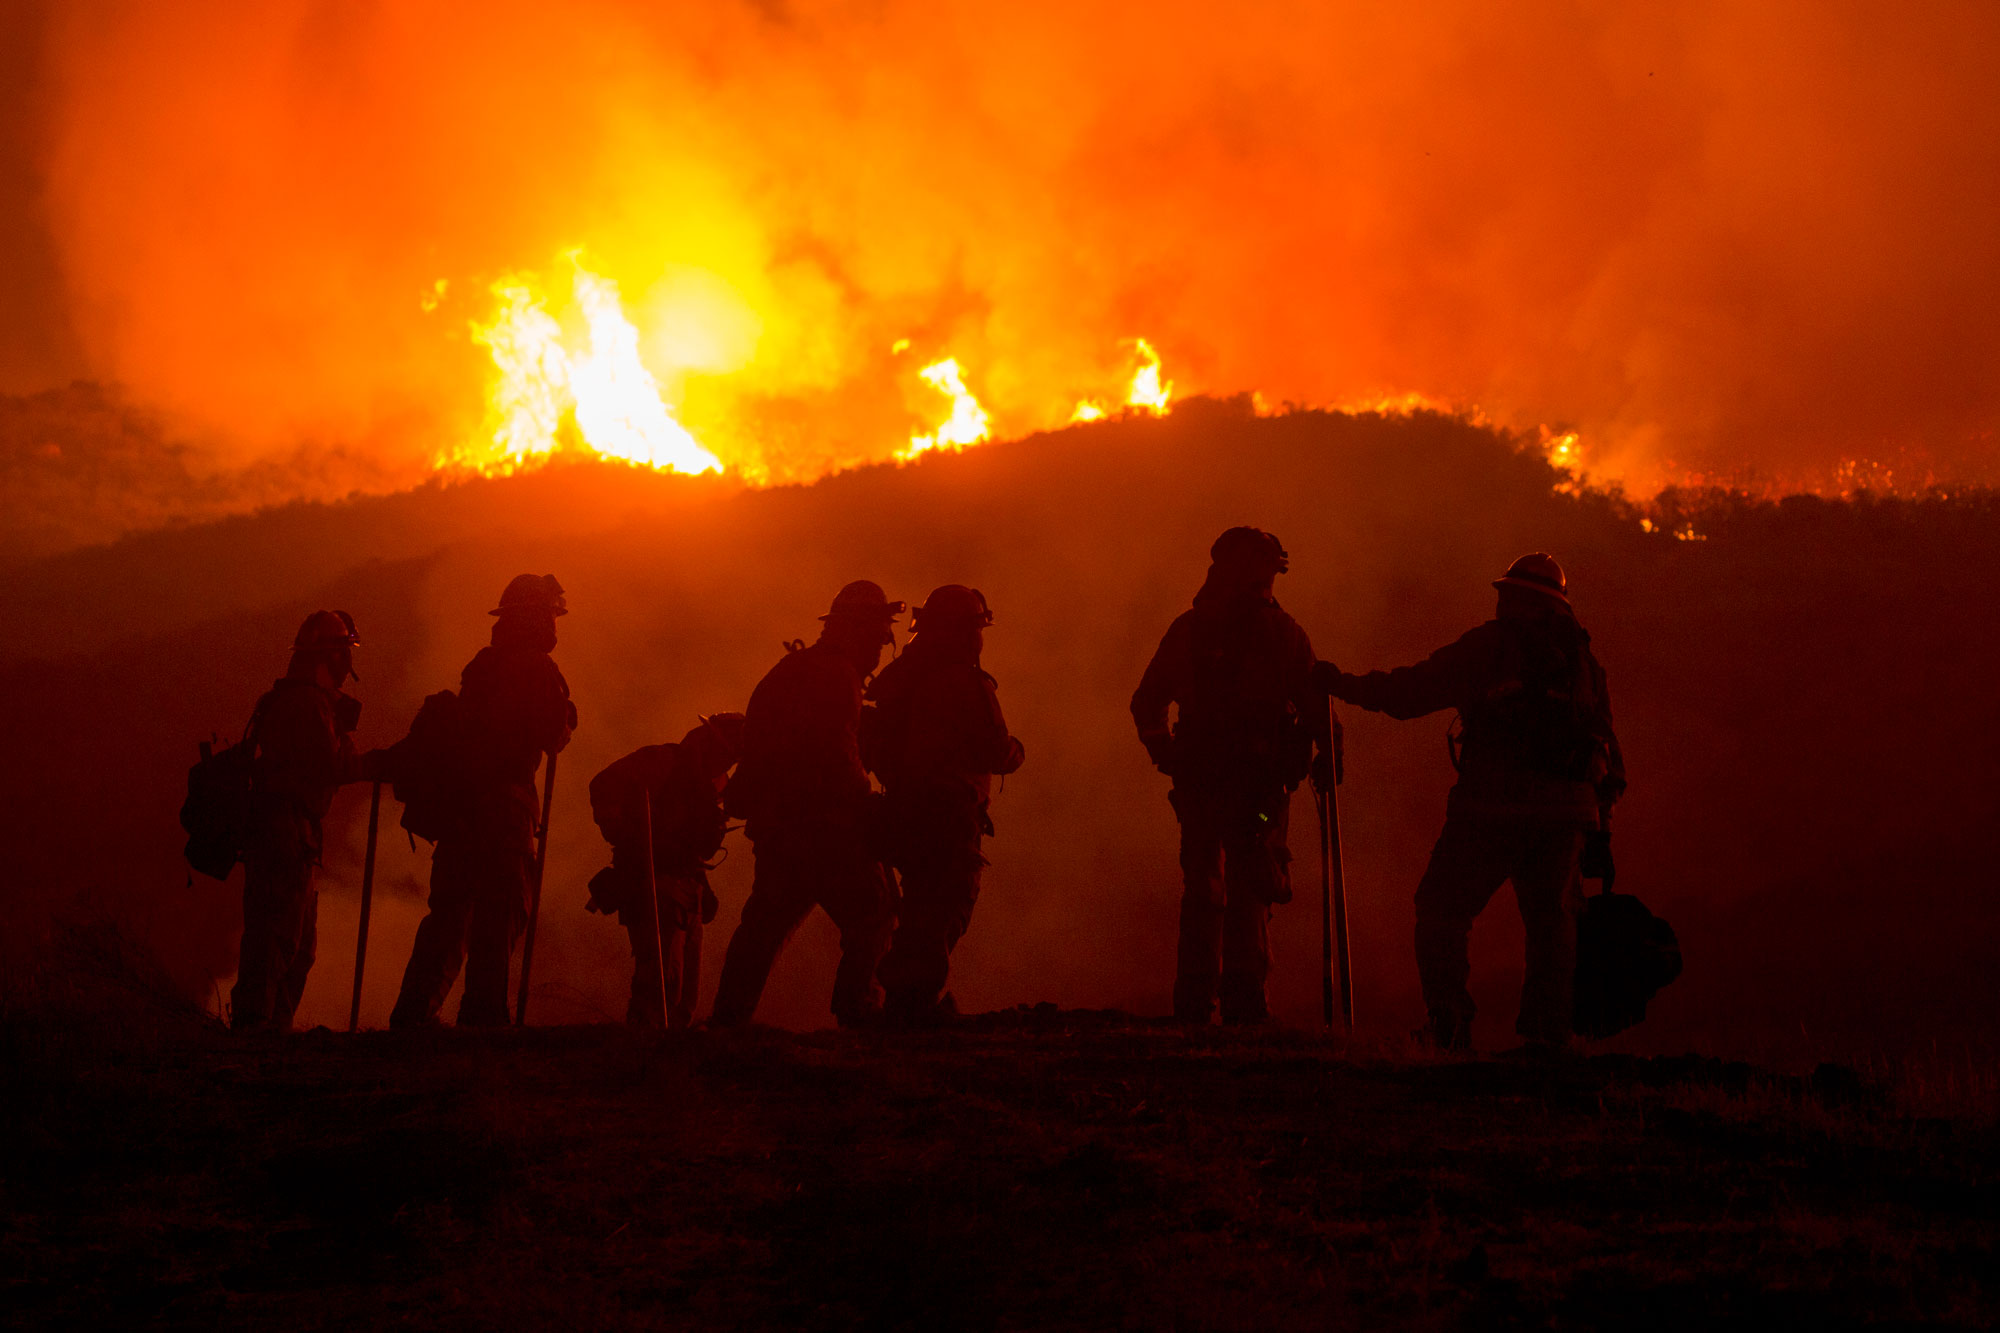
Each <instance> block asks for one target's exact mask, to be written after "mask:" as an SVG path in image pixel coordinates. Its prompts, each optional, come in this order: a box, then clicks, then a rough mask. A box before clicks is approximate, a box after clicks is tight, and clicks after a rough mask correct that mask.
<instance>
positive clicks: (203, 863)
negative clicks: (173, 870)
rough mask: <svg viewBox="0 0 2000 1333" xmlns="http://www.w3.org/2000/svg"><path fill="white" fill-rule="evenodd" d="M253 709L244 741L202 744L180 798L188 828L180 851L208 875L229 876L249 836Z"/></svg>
mask: <svg viewBox="0 0 2000 1333" xmlns="http://www.w3.org/2000/svg"><path fill="white" fill-rule="evenodd" d="M262 715H263V713H262V707H261V705H260V707H259V710H258V712H256V713H253V714H252V715H251V718H250V725H249V727H247V728H246V729H245V731H244V735H243V739H242V740H240V741H238V742H237V743H236V744H234V745H230V746H225V747H223V748H222V749H221V750H217V749H216V748H215V747H214V745H213V744H212V743H210V742H209V741H203V742H202V743H201V759H200V760H199V761H198V762H197V763H196V764H195V765H194V767H192V768H190V769H189V770H188V781H187V799H186V800H184V801H182V802H181V828H183V829H184V830H186V831H187V835H188V840H187V846H186V847H185V848H184V849H183V854H184V855H185V856H186V857H187V862H188V864H189V865H190V866H192V867H194V868H195V869H196V870H199V871H200V872H201V873H202V874H204V875H207V876H208V877H209V878H210V879H228V878H229V872H230V871H231V870H233V869H235V867H236V863H237V862H238V861H240V860H242V859H243V846H244V844H245V843H246V842H247V841H248V840H249V835H250V817H251V802H252V799H253V796H254V791H255V785H256V777H257V722H258V719H259V718H260V717H261V716H262Z"/></svg>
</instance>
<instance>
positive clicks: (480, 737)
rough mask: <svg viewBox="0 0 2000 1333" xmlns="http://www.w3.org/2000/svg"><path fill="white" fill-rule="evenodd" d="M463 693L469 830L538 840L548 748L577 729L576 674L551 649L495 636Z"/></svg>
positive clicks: (471, 669) (463, 680) (470, 667)
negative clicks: (567, 672)
mask: <svg viewBox="0 0 2000 1333" xmlns="http://www.w3.org/2000/svg"><path fill="white" fill-rule="evenodd" d="M458 697H459V707H460V727H461V730H460V736H461V737H462V745H463V747H464V748H463V751H462V762H463V764H464V770H463V778H464V782H465V788H464V790H465V797H466V804H467V809H466V814H467V816H468V817H469V819H470V821H471V828H470V829H469V830H468V831H469V832H472V833H474V834H475V836H481V837H495V836H506V837H508V838H510V840H512V841H517V842H522V841H524V842H525V843H527V844H532V843H533V840H534V825H535V821H536V818H537V801H536V796H535V780H536V777H537V770H538V769H540V767H541V763H542V756H543V755H544V754H556V753H559V752H560V751H561V750H562V749H563V748H564V747H565V746H567V745H568V744H569V739H570V736H571V734H572V733H573V732H574V731H575V730H576V705H575V704H574V703H572V702H570V697H569V682H568V681H566V680H564V679H563V674H562V670H561V668H559V667H557V666H556V663H555V659H554V658H552V657H550V656H549V655H548V654H547V653H546V652H542V651H540V650H538V649H535V648H532V647H528V646H526V645H521V644H507V643H495V644H491V645H489V646H487V647H485V648H482V649H480V650H479V653H478V655H477V656H475V657H474V658H473V659H472V660H471V661H470V662H468V663H466V666H465V671H464V673H463V674H462V675H461V677H460V681H459V691H458ZM496 821H497V825H496Z"/></svg>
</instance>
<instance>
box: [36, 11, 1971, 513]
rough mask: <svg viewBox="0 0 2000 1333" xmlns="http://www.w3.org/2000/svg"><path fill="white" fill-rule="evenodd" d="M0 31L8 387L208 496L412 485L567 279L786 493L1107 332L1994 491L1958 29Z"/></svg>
mask: <svg viewBox="0 0 2000 1333" xmlns="http://www.w3.org/2000/svg"><path fill="white" fill-rule="evenodd" d="M9 25H10V30H14V29H18V30H20V32H21V33H22V34H23V35H25V36H31V37H37V38H38V39H39V40H38V41H26V42H21V43H16V44H15V45H16V46H17V47H18V48H20V49H19V50H17V52H16V54H15V55H14V56H12V57H10V60H11V61H12V63H13V66H14V68H13V69H12V71H11V72H12V73H13V74H14V75H16V76H17V77H14V78H12V79H10V80H8V82H9V84H10V86H11V87H12V89H13V91H11V92H9V93H7V94H5V95H4V97H0V112H4V115H5V117H6V134H5V135H4V137H0V172H4V177H5V179H6V180H7V181H8V182H9V184H10V188H9V189H8V190H7V191H6V202H5V203H4V204H0V241H4V243H5V244H6V245H7V247H8V250H9V254H10V258H12V259H14V260H15V261H16V263H15V265H14V272H13V274H12V275H11V276H10V277H8V278H7V279H6V281H5V282H4V283H0V302H5V304H6V307H7V314H8V316H9V318H8V320H7V324H8V335H7V337H6V338H5V339H4V340H0V384H4V385H5V387H7V388H10V389H13V390H15V391H21V390H26V389H32V388H36V387H40V386H42V385H44V384H49V383H54V382H58V381H60V380H62V379H66V378H69V377H70V376H72V375H83V376H89V377H93V378H100V379H106V380H117V381H120V382H123V383H124V384H126V385H128V386H129V387H130V388H131V390H132V391H133V393H134V394H135V395H136V396H137V397H138V398H139V399H140V400H142V401H144V402H147V403H151V404H155V405H158V406H160V407H161V408H163V409H165V410H167V411H168V412H170V413H172V414H173V415H174V418H175V419H176V420H177V421H179V422H181V423H182V424H183V426H184V428H185V429H186V430H187V431H188V432H189V433H191V434H193V435H194V436H196V437H198V438H199V439H201V440H203V441H205V442H207V443H208V445H209V446H210V447H211V448H212V449H214V450H215V451H216V458H217V461H218V462H226V463H241V462H248V461H252V460H255V459H259V458H265V457H270V456H273V455H277V454H280V453H287V452H289V451H292V450H294V449H296V448H297V447H298V446H299V444H300V443H301V442H306V443H309V444H311V443H324V444H326V445H329V446H331V445H334V444H345V445H348V446H359V447H361V448H364V449H367V450H371V451H374V452H376V453H377V454H378V455H381V456H386V457H388V458H390V459H391V461H392V462H394V463H396V464H398V465H406V466H407V468H408V469H409V475H410V476H411V478H412V479H414V477H415V476H417V475H419V474H420V473H421V471H422V469H423V467H424V466H425V465H426V464H427V461H428V460H429V459H430V458H431V457H432V456H433V455H434V454H435V453H436V452H437V451H438V450H439V449H440V448H443V447H447V446H448V445H449V444H450V443H451V442H452V441H453V440H454V439H457V438H461V437H463V436H465V435H466V434H468V433H473V432H477V431H478V430H479V429H480V413H481V410H482V397H481V395H482V391H483V381H484V377H485V374H486V369H485V365H484V362H483V360H482V353H481V350H480V349H479V348H478V347H477V346H475V345H474V344H473V343H472V342H471V341H470V339H469V338H468V336H467V332H468V325H469V323H470V322H471V321H472V320H475V319H479V318H483V317H485V316H486V315H487V314H488V313H490V301H489V298H488V297H487V295H486V290H487V287H488V285H489V284H490V283H491V282H492V281H493V280H494V279H495V278H497V277H500V276H501V275H503V274H505V273H508V272H510V271H514V270H520V269H529V270H534V271H537V272H540V273H544V274H554V273H557V272H559V271H560V263H559V259H558V257H559V255H560V254H561V253H562V252H564V251H565V250H568V249H570V248H572V247H582V249H583V252H584V254H585V255H586V256H587V257H588V262H590V264H591V265H592V266H593V267H594V268H596V269H597V270H598V271H600V272H602V273H604V274H606V275H607V276H609V277H611V278H613V279H615V280H616V281H617V282H618V283H619V284H620V286H621V287H622V289H623V291H624V294H625V298H626V302H627V306H628V309H630V310H631V311H632V313H633V315H634V319H635V321H636V322H637V323H639V325H640V327H641V330H642V332H644V333H645V334H646V336H647V338H648V342H647V355H648V357H649V359H650V363H651V364H653V366H654V369H655V371H656V373H658V374H659V376H660V378H661V380H662V382H663V384H664V385H665V386H666V388H667V390H668V396H669V398H670V399H671V400H672V401H673V402H674V403H675V404H676V405H677V406H678V408H679V410H680V412H681V415H682V418H683V419H684V420H686V421H687V422H688V423H689V424H690V425H692V426H694V427H695V429H696V431H697V433H698V434H699V435H701V437H702V438H703V440H704V442H708V443H711V444H713V445H714V446H715V447H716V448H717V451H718V452H720V453H723V454H724V456H725V457H729V458H732V459H751V458H755V459H760V460H763V461H764V462H766V463H768V464H770V465H771V466H773V467H775V468H777V469H778V470H779V471H780V472H785V471H795V472H804V473H810V472H811V471H813V470H815V468H817V467H819V466H822V465H824V464H826V463H835V462H849V461H854V460H856V459H861V458H870V457H883V456H886V455H887V454H888V453H889V452H891V451H892V450H893V449H894V448H896V447H897V446H899V445H901V444H903V443H905V442H906V441H907V438H908V436H909V433H910V431H911V429H912V428H913V427H914V426H924V427H926V428H928V427H929V426H934V425H935V424H937V423H936V419H935V418H932V419H929V420H925V419H924V418H923V415H922V414H923V413H924V412H925V411H928V410H930V409H931V408H933V407H934V406H935V403H934V402H933V401H930V400H926V399H925V397H924V390H923V389H922V386H921V385H919V384H918V383H917V382H916V381H915V372H916V369H917V368H918V367H919V366H921V365H923V364H924V363H925V362H926V361H927V360H929V359H934V358H935V357H939V356H943V355H947V354H949V355H954V356H956V357H958V358H959V360H960V361H961V363H962V364H963V365H964V367H965V371H966V379H967V382H968V384H969V385H970V386H971V388H972V390H973V391H974V392H975V393H976V394H977V395H978V396H979V397H980V399H981V401H982V402H984V403H985V404H986V406H987V407H988V408H989V409H990V410H991V411H992V413H993V416H994V419H995V426H996V429H997V430H998V431H999V433H1001V434H1016V433H1020V432H1023V431H1027V430H1033V429H1037V428H1041V427H1045V426H1051V425H1056V424H1059V423H1060V422H1061V421H1063V420H1065V419H1066V418H1067V416H1068V413H1069V411H1070V409H1071V408H1072V407H1073V406H1074V404H1075V402H1076V400H1077V399H1078V398H1079V397H1081V396H1084V395H1086V394H1095V393H1101V392H1103V391H1104V390H1105V389H1106V388H1107V387H1110V386H1111V385H1112V384H1113V383H1115V381H1116V380H1117V378H1118V377H1119V376H1121V375H1122V374H1124V373H1126V371H1127V369H1128V362H1129V356H1130V351H1129V348H1130V344H1129V342H1124V341H1121V340H1128V339H1130V338H1132V337H1134V336H1144V337H1146V338H1148V339H1150V340H1151V341H1152V343H1153V344H1154V345H1155V346H1157V347H1158V348H1159V349H1160V353H1161V355H1162V356H1163V358H1164V360H1165V363H1166V367H1167V371H1168V374H1169V375H1170V376H1171V377H1172V378H1173V379H1174V380H1175V381H1176V383H1177V385H1178V387H1179V391H1180V392H1183V393H1185V392H1191V391H1192V392H1202V391H1206V392H1217V393H1230V392H1237V391H1246V390H1258V391H1261V392H1262V393H1263V394H1264V395H1265V396H1266V398H1267V399H1269V400H1270V401H1272V402H1280V401H1286V400H1292V401H1300V402H1309V403H1335V404H1337V403H1341V402H1346V401H1350V400H1353V399H1355V398H1358V397H1361V396H1366V395H1372V394H1376V393H1380V392H1384V391H1403V390H1417V391H1420V392H1423V393H1426V394H1431V395H1435V396H1439V397H1444V398H1448V399H1451V400H1453V401H1457V402H1461V403H1472V404H1478V405H1479V406H1481V407H1482V408H1484V409H1485V410H1486V411H1487V412H1488V413H1489V414H1490V415H1492V416H1493V417H1494V418H1495V419H1496V420H1499V421H1501V422H1503V423H1506V424H1511V425H1518V426H1522V427H1527V428H1531V427H1533V426H1534V425H1536V424H1539V423H1544V422H1546V423H1563V424H1569V425H1575V426H1577V427H1580V428H1581V429H1582V430H1583V432H1584V435H1585V439H1586V441H1587V443H1588V444H1589V446H1590V448H1591V450H1592V453H1591V455H1590V457H1591V458H1592V460H1593V461H1594V463H1595V464H1596V465H1597V466H1598V467H1599V468H1600V469H1604V470H1608V471H1609V472H1610V473H1612V474H1614V475H1623V476H1626V477H1627V478H1629V479H1630V480H1631V481H1632V482H1633V483H1634V484H1635V485H1636V486H1641V487H1643V486H1645V485H1648V484H1652V483H1656V482H1657V481H1658V480H1660V479H1662V478H1665V477H1668V476H1671V475H1673V474H1672V473H1671V472H1670V471H1669V470H1668V467H1667V465H1669V464H1679V465H1681V466H1685V467H1696V468H1713V467H1717V466H1720V467H1724V468H1751V469H1758V470H1763V471H1766V472H1773V473H1779V474H1799V475H1804V474H1806V473H1810V472H1815V471H1818V472H1824V471H1827V470H1829V469H1831V468H1832V467H1834V466H1835V465H1836V464H1837V463H1838V462H1839V461H1840V460H1842V459H1845V458H1849V457H1856V456H1860V457H1888V456H1891V455H1896V454H1898V453H1899V452H1907V451H1913V450H1914V451H1919V452H1924V453H1928V454H1929V455H1930V456H1931V457H1932V458H1934V459H1935V460H1937V466H1938V467H1939V468H1940V469H1941V470H1943V471H1945V472H1947V473H1949V472H1953V471H1959V472H1964V471H1971V472H1974V473H1978V474H1980V475H1981V476H1983V478H1984V479H1986V480H2000V475H1986V473H1987V472H1988V471H1990V470H1991V467H1992V459H1993V455H1994V439H1993V428H1994V425H1995V423H1996V420H2000V377H1996V375H1995V373H1994V371H1995V368H1996V365H2000V301H1996V296H2000V281H1996V280H2000V229H1996V228H1995V227H1994V225H1993V219H1994V217H1995V216H1996V213H1997V212H2000V209H1996V207H1995V206H1996V204H2000V86H1996V85H2000V79H1996V70H2000V9H1996V8H1995V7H1993V6H1991V5H1988V4H1982V3H1968V4H1953V3H1943V2H1939V3H1927V4H1924V5H1920V6H1892V5H1889V4H1886V3H1884V4H1874V5H1868V4H1842V3H1828V2H1827V0H1812V2H1809V3H1807V2H1801V3H1784V2H1781V0H1772V2H1771V3H1763V4H1758V5H1743V4H1739V3H1713V4H1699V3H1689V4H1683V5H1677V6H1672V7H1640V6H1628V5H1613V4H1586V3H1574V4H1548V5H1525V6H1524V5H1508V6H1499V5H1491V4H1485V3H1446V4H1424V5H1409V6H1395V7H1383V6H1377V5H1363V4H1344V3H1317V4H1301V5H1296V6H1288V5H1277V4H1270V5H1258V6H1237V7H1218V6H1214V5H1210V4H1181V5H1175V4H1160V3H1148V4H1144V5H1138V4H1133V5H1090V4H1077V3H1064V4H1058V5H1038V4H1034V3H1022V2H1021V0H1009V2H1008V3H992V4H951V5H938V4H923V3H867V4H863V3H851V4H815V3H787V2H786V0H766V3H762V4H745V5H737V6H729V5H721V4H715V5H708V4H686V5H680V6H665V5H650V4H648V5H640V4H622V3H604V2H603V0H597V2H591V0H579V2H577V3H571V4H566V5H563V6H560V7H552V6H547V5H527V4H519V3H506V2H505V0H500V2H498V3H489V4H487V5H483V6H479V7H476V8H468V7H466V6H463V5H459V4H446V3H423V2H422V0H396V2H395V3H388V2H386V0H383V2H379V3H359V2H354V3H350V2H346V0H341V2H336V0H321V2H319V3H306V2H303V0H296V2H293V3H283V2H281V0H272V2H271V3H264V4H260V5H258V6H254V7H246V6H241V5H223V4H213V5H203V4H199V3H194V2H193V0H189V2H188V3H177V4H174V5H171V6H166V5H156V4H141V3H132V4H123V5H120V4H102V5H93V6H90V7H81V6H78V7H69V6H60V7H57V6H51V7H49V8H47V9H46V10H45V11H43V12H42V13H41V14H40V16H39V22H37V21H36V19H34V18H32V17H31V18H28V19H22V18H19V17H15V18H11V19H9ZM37 30H38V31H37ZM22 51H26V52H28V53H29V54H25V55H24V54H21V52H22ZM35 53H38V54H35ZM441 278H442V279H444V280H446V284H447V286H446V296H445V299H444V300H443V301H442V302H441V303H438V304H437V305H436V308H435V309H433V310H431V311H428V312H426V311H425V310H424V309H423V308H422V304H421V303H422V301H423V298H424V297H425V295H426V293H431V292H434V290H435V288H434V284H435V283H436V281H437V280H438V279H441ZM902 338H908V339H910V340H911V348H910V350H909V351H907V352H905V353H903V354H900V355H893V354H892V353H891V352H890V348H891V346H892V345H893V343H894V342H895V340H897V339H902Z"/></svg>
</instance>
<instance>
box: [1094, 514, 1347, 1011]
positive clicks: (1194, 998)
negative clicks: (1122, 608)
mask: <svg viewBox="0 0 2000 1333" xmlns="http://www.w3.org/2000/svg"><path fill="white" fill-rule="evenodd" d="M1209 556H1210V558H1211V560H1212V562H1213V563H1211V564H1210V565H1209V568H1208V577H1207V579H1206V581H1205V582H1204V583H1203V584H1202V587H1201V591H1200V592H1198V593H1197V594H1195V599H1194V609H1193V610H1191V611H1187V612H1184V613H1183V614H1182V615H1181V616H1180V617H1179V618H1178V619H1177V620H1175V621H1174V623H1173V625H1172V626H1171V627H1169V628H1168V630H1167V634H1166V637H1165V638H1164V639H1162V640H1161V641H1160V647H1159V651H1158V652H1156V653H1154V654H1153V660H1152V663H1151V664H1150V665H1149V666H1147V668H1146V674H1145V677H1144V678H1143V679H1142V680H1140V682H1139V688H1138V690H1137V692H1135V693H1134V694H1133V696H1132V717H1133V720H1134V721H1136V722H1137V723H1138V725H1139V739H1140V740H1141V741H1142V742H1144V743H1145V746H1146V753H1147V754H1149V755H1151V756H1152V759H1153V763H1154V764H1155V765H1157V766H1158V768H1159V770H1160V771H1161V772H1162V773H1165V774H1166V775H1167V776H1169V777H1171V778H1172V779H1173V780H1174V785H1173V790H1172V791H1171V792H1170V793H1169V794H1168V799H1169V800H1170V801H1172V802H1173V807H1174V813H1175V814H1176V815H1177V816H1178V817H1179V818H1180V824H1181V877H1182V883H1183V893H1182V897H1181V922H1180V959H1179V966H1178V969H1177V975H1176V978H1175V981H1174V1014H1175V1016H1176V1017H1178V1018H1180V1019H1181V1020H1182V1021H1183V1022H1188V1023H1206V1022H1208V1021H1209V1018H1210V1016H1211V1014H1212V1013H1213V1011H1214V1008H1215V1002H1216V993H1217V986H1218V982H1219V983H1220V989H1221V1000H1222V1018H1223V1021H1224V1022H1228V1023H1255V1022H1260V1021H1262V1020H1263V1019H1264V1018H1265V1017H1267V1016H1268V1012H1269V1011H1268V1009H1267V1007H1266V1003H1265V998H1264V982H1265V979H1266V977H1267V976H1268V975H1269V973H1270V970H1271V948H1270V940H1269V937H1268V934H1267V930H1268V927H1269V924H1270V918H1271V907H1272V905H1273V904H1276V903H1286V902H1290V901H1291V899H1292V885H1291V860H1292V854H1291V851H1290V849H1289V848H1287V847H1286V845H1285V829H1286V824H1287V822H1288V818H1289V814H1290V810H1291V799H1292V792H1293V790H1294V789H1296V788H1297V787H1298V785H1299V783H1300V782H1301V781H1303V780H1304V779H1305V778H1306V776H1307V775H1308V774H1309V773H1310V774H1312V775H1313V776H1314V777H1315V779H1316V780H1323V781H1331V780H1332V775H1333V760H1332V753H1333V751H1332V740H1331V737H1330V736H1329V734H1328V728H1327V711H1326V707H1325V696H1324V695H1323V694H1322V693H1320V692H1318V691H1315V690H1314V689H1313V688H1312V685H1311V674H1312V665H1313V651H1312V643H1311V642H1310V641H1309V640H1308V639H1307V638H1306V632H1305V631H1304V630H1303V629H1301V628H1300V627H1299V624H1298V622H1297V621H1295V620H1293V619H1292V618H1291V617H1290V616H1289V615H1286V614H1285V612H1284V610H1283V609H1282V608H1280V607H1279V605H1278V599H1277V598H1276V596H1274V595H1273V592H1272V586H1273V584H1274V583H1275V582H1276V579H1277V576H1278V575H1279V574H1282V573H1284V572H1285V571H1286V569H1288V568H1289V564H1288V562H1287V557H1286V555H1285V548H1284V547H1283V546H1281V545H1279V543H1278V539H1277V538H1276V537H1274V536H1272V535H1271V534H1270V533H1268V532H1264V531H1261V530H1260V529H1257V528H1231V529H1230V530H1229V531H1227V532H1225V533H1223V534H1222V536H1220V537H1219V538H1217V539H1216V542H1215V545H1214V546H1213V547H1212V548H1211V549H1210V551H1209ZM1170 705H1173V706H1177V707H1178V709H1179V716H1178V718H1177V719H1176V720H1175V721H1174V723H1173V725H1172V726H1171V727H1170V726H1169V725H1168V717H1167V710H1168V708H1169V706H1170ZM1315 746H1317V748H1318V757H1317V758H1315V757H1314V748H1315Z"/></svg>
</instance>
